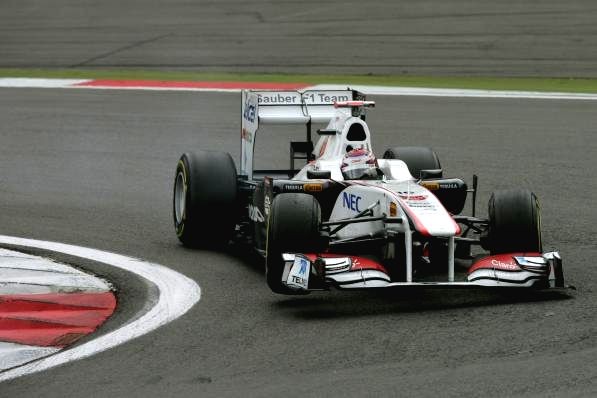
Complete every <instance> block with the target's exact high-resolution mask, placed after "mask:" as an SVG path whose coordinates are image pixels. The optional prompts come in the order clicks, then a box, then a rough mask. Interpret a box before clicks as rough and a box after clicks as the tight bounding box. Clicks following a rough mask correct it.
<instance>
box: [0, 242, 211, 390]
mask: <svg viewBox="0 0 597 398" xmlns="http://www.w3.org/2000/svg"><path fill="white" fill-rule="evenodd" d="M0 243H2V244H8V245H15V246H26V247H32V248H37V249H43V250H49V251H53V252H58V253H63V254H67V255H71V256H74V257H80V258H85V259H88V260H92V261H96V262H100V263H103V264H107V265H111V266H114V267H117V268H120V269H123V270H125V271H129V272H132V273H134V274H136V275H138V276H140V277H142V278H144V279H146V280H147V281H149V282H151V283H152V284H154V285H155V286H156V287H157V289H158V292H159V293H158V294H159V296H158V298H157V302H156V304H155V305H154V306H153V307H152V308H151V309H149V310H148V311H147V312H145V313H144V314H142V315H141V316H139V317H137V318H136V319H132V320H130V321H129V322H127V323H125V324H124V325H122V326H121V327H119V328H118V329H116V330H113V331H111V332H109V333H107V334H104V335H102V336H99V337H97V338H96V339H94V340H92V341H89V342H87V343H84V344H81V345H79V346H76V347H73V348H70V349H68V350H64V351H61V352H58V353H56V354H54V355H51V356H48V357H45V358H41V359H39V360H36V361H33V362H30V363H28V364H25V365H22V366H19V367H17V368H14V369H11V370H7V371H5V372H2V373H0V381H4V380H10V379H13V378H16V377H20V376H24V375H27V374H31V373H35V372H39V371H42V370H46V369H49V368H52V367H55V366H58V365H62V364H65V363H68V362H71V361H75V360H78V359H83V358H86V357H89V356H91V355H94V354H97V353H99V352H102V351H105V350H107V349H109V348H113V347H115V346H117V345H120V344H123V343H125V342H127V341H129V340H132V339H134V338H136V337H139V336H142V335H144V334H146V333H149V332H151V331H152V330H155V329H157V328H158V327H160V326H162V325H165V324H166V323H169V322H171V321H173V320H175V319H177V318H178V317H180V316H182V315H183V314H185V313H186V312H187V311H188V310H190V309H191V308H192V307H193V306H194V305H195V304H196V303H197V302H198V301H199V299H200V298H201V289H200V288H199V285H197V283H195V281H193V280H192V279H190V278H188V277H186V276H184V275H182V274H180V273H178V272H176V271H173V270H171V269H169V268H167V267H165V266H163V265H159V264H155V263H150V262H146V261H142V260H139V259H136V258H132V257H128V256H124V255H121V254H116V253H111V252H106V251H102V250H97V249H91V248H86V247H80V246H75V245H69V244H64V243H57V242H48V241H41V240H34V239H25V238H17V237H13V236H5V235H0Z"/></svg>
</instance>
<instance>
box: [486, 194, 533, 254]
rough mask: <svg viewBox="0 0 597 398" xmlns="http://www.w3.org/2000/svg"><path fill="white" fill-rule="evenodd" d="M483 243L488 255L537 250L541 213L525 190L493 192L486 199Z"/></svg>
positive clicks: (531, 195)
mask: <svg viewBox="0 0 597 398" xmlns="http://www.w3.org/2000/svg"><path fill="white" fill-rule="evenodd" d="M488 215H489V230H488V235H487V237H488V239H487V246H488V249H489V251H490V253H491V254H503V253H516V252H523V253H525V252H527V253H528V252H539V253H540V252H541V251H542V247H541V212H540V207H539V201H538V200H537V196H535V194H534V193H532V192H531V191H529V190H526V189H511V190H503V191H496V192H493V193H492V195H491V197H490V198H489V208H488Z"/></svg>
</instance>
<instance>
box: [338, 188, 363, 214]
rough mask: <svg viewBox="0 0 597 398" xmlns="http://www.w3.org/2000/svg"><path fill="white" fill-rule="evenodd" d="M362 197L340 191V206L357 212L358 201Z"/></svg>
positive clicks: (358, 210) (358, 209)
mask: <svg viewBox="0 0 597 398" xmlns="http://www.w3.org/2000/svg"><path fill="white" fill-rule="evenodd" d="M361 199H363V198H362V197H360V196H358V195H354V194H352V193H347V192H343V193H342V206H343V207H344V208H346V209H350V210H352V211H356V212H357V213H359V212H360V211H361V210H360V207H359V202H360V201H361Z"/></svg>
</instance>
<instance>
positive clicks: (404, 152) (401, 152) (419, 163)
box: [383, 146, 442, 178]
mask: <svg viewBox="0 0 597 398" xmlns="http://www.w3.org/2000/svg"><path fill="white" fill-rule="evenodd" d="M383 158H384V159H400V160H402V161H403V162H404V163H406V165H407V166H408V171H410V174H411V175H412V176H413V177H414V178H420V175H421V170H441V168H442V166H441V164H440V162H439V157H438V156H437V154H436V153H435V151H434V150H433V149H431V148H428V147H422V146H397V147H394V148H389V149H387V150H386V151H385V152H384V154H383ZM435 177H437V178H440V177H441V173H438V174H437V175H436V176H435Z"/></svg>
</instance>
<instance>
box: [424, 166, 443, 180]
mask: <svg viewBox="0 0 597 398" xmlns="http://www.w3.org/2000/svg"><path fill="white" fill-rule="evenodd" d="M442 174H443V170H442V169H432V170H421V171H420V172H419V179H421V180H427V179H429V178H442Z"/></svg>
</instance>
